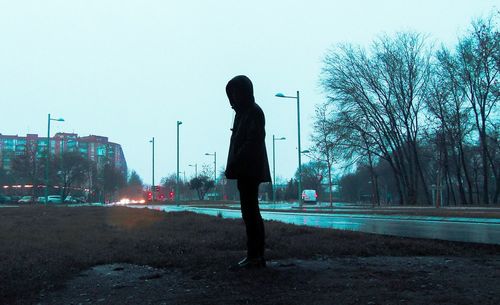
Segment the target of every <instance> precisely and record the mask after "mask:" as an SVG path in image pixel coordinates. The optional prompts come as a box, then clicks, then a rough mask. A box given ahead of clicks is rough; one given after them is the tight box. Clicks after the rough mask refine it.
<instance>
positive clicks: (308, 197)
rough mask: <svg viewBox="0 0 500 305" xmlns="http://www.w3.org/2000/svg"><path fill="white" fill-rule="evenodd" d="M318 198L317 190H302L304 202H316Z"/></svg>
mask: <svg viewBox="0 0 500 305" xmlns="http://www.w3.org/2000/svg"><path fill="white" fill-rule="evenodd" d="M317 200H318V194H317V193H316V190H303V191H302V201H303V202H304V203H306V202H309V203H316V201H317Z"/></svg>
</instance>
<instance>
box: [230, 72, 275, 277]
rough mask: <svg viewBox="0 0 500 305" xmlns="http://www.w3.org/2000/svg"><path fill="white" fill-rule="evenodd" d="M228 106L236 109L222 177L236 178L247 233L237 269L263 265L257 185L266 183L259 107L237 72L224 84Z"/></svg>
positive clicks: (247, 82)
mask: <svg viewBox="0 0 500 305" xmlns="http://www.w3.org/2000/svg"><path fill="white" fill-rule="evenodd" d="M226 93H227V97H228V98H229V103H230V104H231V107H232V108H233V109H234V110H235V111H236V117H235V119H234V124H233V129H232V131H233V133H232V135H231V143H230V145H229V154H228V158H227V165H226V173H225V174H226V178H228V179H237V185H238V190H239V192H240V202H241V214H242V217H243V220H244V222H245V227H246V233H247V257H246V258H244V259H243V260H242V261H240V262H239V263H238V265H237V266H238V267H241V268H260V267H265V266H266V261H265V259H264V240H265V232H264V222H263V221H262V217H261V215H260V211H259V200H258V192H259V184H260V183H261V182H270V181H271V174H270V172H269V163H268V159H267V152H266V145H265V141H264V140H265V137H266V132H265V129H264V126H265V118H264V113H263V112H262V109H261V108H260V107H259V106H258V105H257V104H256V103H255V98H254V96H253V85H252V82H251V81H250V79H249V78H248V77H246V76H244V75H239V76H236V77H234V78H233V79H231V80H230V81H229V82H228V83H227V86H226Z"/></svg>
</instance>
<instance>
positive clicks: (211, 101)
mask: <svg viewBox="0 0 500 305" xmlns="http://www.w3.org/2000/svg"><path fill="white" fill-rule="evenodd" d="M498 9H499V8H498V2H497V1H486V0H480V1H478V0H476V1H472V0H471V1H428V0H426V1H397V0H385V1H376V3H374V2H368V1H359V0H358V1H350V2H349V3H346V2H345V1H326V0H325V1H315V0H313V1H307V2H293V3H289V1H262V0H256V1H252V2H245V3H240V2H234V1H228V0H220V1H201V0H200V1H160V0H157V1H118V0H110V1H62V0H60V1H53V0H47V1H15V2H14V1H0V37H1V38H2V48H0V66H1V67H2V69H1V72H0V101H1V105H2V108H3V109H7V111H5V110H4V112H3V113H4V118H3V119H2V125H1V126H0V133H2V134H9V135H10V134H14V135H15V134H18V135H20V136H25V135H26V134H27V133H36V134H38V135H39V136H41V137H43V136H46V133H47V113H51V115H52V116H54V117H62V118H64V119H65V122H62V123H59V122H54V123H52V124H51V136H53V135H54V134H55V133H57V132H74V133H77V134H78V135H80V136H87V135H90V134H93V135H100V136H106V137H108V138H109V140H110V141H112V142H115V143H119V144H121V145H122V148H123V151H124V154H125V158H126V160H127V164H128V167H129V170H135V171H137V172H138V174H139V175H140V176H141V177H142V178H143V180H144V182H145V183H150V181H151V144H150V143H149V141H150V139H151V138H152V137H155V145H156V160H155V163H156V169H155V174H156V175H155V181H156V182H159V181H160V179H161V178H162V177H164V176H167V175H170V174H173V173H175V171H176V121H182V122H183V124H182V125H181V126H180V144H181V146H180V153H181V159H180V163H181V166H180V171H181V172H183V171H185V172H186V177H187V178H190V177H192V176H193V175H194V168H193V167H189V166H188V164H195V163H196V164H198V171H200V170H201V167H202V165H203V164H208V165H209V166H212V164H213V157H211V156H205V153H207V152H208V153H213V152H214V151H215V152H217V167H218V170H220V169H221V168H222V167H223V166H225V162H226V157H227V150H228V144H229V137H230V128H231V123H232V117H233V113H232V110H231V108H230V107H229V103H228V101H227V98H226V96H225V86H226V83H227V81H228V80H229V79H231V78H232V77H233V76H235V75H238V74H245V75H247V76H249V77H250V79H251V80H252V81H253V83H254V90H255V97H256V101H257V103H258V104H259V105H260V106H261V107H262V109H263V110H264V112H265V115H266V131H267V137H266V143H267V150H268V155H269V161H270V162H272V135H273V134H275V135H276V136H277V137H286V138H287V139H286V140H285V141H280V142H277V143H276V147H277V150H276V156H277V159H276V170H277V173H276V175H277V176H280V177H284V178H288V179H289V178H290V177H291V176H292V175H293V174H294V172H295V170H296V167H297V151H296V146H297V121H296V120H297V117H296V105H295V102H294V100H291V99H279V98H276V97H274V95H275V94H276V93H277V92H283V93H284V94H287V95H295V92H296V91H297V90H299V91H300V94H301V125H302V128H301V137H302V149H307V148H309V147H310V145H311V143H310V142H309V135H310V132H311V125H312V116H313V114H314V106H315V104H318V103H321V102H323V101H325V96H324V94H323V93H322V91H321V88H320V87H319V73H320V70H321V67H322V60H323V57H324V55H325V54H326V52H327V51H328V49H329V48H332V47H333V46H335V45H336V44H338V43H342V42H347V43H353V44H359V45H361V46H364V47H368V46H369V45H370V43H371V42H372V41H373V40H374V39H376V38H377V37H378V36H380V35H382V34H388V35H391V34H393V33H395V32H398V31H405V30H412V31H416V32H419V33H422V34H424V35H428V37H429V38H428V39H429V42H430V43H434V44H435V45H436V46H439V45H440V44H445V45H446V46H449V47H453V46H454V45H455V43H456V41H457V39H458V37H460V36H462V35H464V34H465V32H466V30H467V29H468V28H469V25H470V24H471V21H472V20H473V19H474V18H478V17H482V16H487V15H488V14H490V13H492V12H493V11H495V10H498ZM308 161H309V159H308V158H307V157H304V158H303V160H302V162H304V163H305V162H308ZM181 177H182V176H181Z"/></svg>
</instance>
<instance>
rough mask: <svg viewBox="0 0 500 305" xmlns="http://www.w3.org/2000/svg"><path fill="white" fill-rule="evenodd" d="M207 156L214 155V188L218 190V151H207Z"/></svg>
mask: <svg viewBox="0 0 500 305" xmlns="http://www.w3.org/2000/svg"><path fill="white" fill-rule="evenodd" d="M205 156H214V188H215V190H216V191H217V152H215V151H214V153H213V154H211V153H205Z"/></svg>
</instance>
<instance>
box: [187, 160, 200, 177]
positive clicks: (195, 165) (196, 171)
mask: <svg viewBox="0 0 500 305" xmlns="http://www.w3.org/2000/svg"><path fill="white" fill-rule="evenodd" d="M188 166H191V167H194V176H195V177H196V178H198V164H197V163H195V164H189V165H188Z"/></svg>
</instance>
